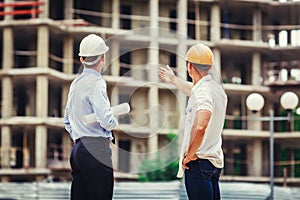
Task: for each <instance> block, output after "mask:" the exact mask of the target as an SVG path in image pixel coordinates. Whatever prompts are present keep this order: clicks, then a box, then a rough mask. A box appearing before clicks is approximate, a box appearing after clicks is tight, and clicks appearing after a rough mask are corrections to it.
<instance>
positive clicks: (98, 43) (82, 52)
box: [78, 34, 109, 57]
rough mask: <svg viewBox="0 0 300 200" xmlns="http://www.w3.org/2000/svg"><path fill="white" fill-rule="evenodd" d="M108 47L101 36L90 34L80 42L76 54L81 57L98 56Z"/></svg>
mask: <svg viewBox="0 0 300 200" xmlns="http://www.w3.org/2000/svg"><path fill="white" fill-rule="evenodd" d="M108 49H109V47H108V46H106V44H105V42H104V40H103V39H102V38H101V37H99V36H97V35H95V34H90V35H88V36H86V37H85V38H83V39H82V41H81V42H80V46H79V54H78V55H79V56H82V57H89V56H99V55H103V54H105V53H106V52H107V51H108Z"/></svg>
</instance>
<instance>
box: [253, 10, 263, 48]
mask: <svg viewBox="0 0 300 200" xmlns="http://www.w3.org/2000/svg"><path fill="white" fill-rule="evenodd" d="M252 23H253V33H252V34H253V36H252V37H253V38H252V39H253V41H256V42H258V41H262V16H261V10H260V9H259V8H256V9H255V10H254V12H253V20H252Z"/></svg>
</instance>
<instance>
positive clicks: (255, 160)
mask: <svg viewBox="0 0 300 200" xmlns="http://www.w3.org/2000/svg"><path fill="white" fill-rule="evenodd" d="M262 152H263V151H262V141H261V140H254V141H253V143H252V144H250V143H249V144H248V145H247V165H248V166H247V169H248V175H249V176H262V162H263V157H262Z"/></svg>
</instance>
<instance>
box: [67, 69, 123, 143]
mask: <svg viewBox="0 0 300 200" xmlns="http://www.w3.org/2000/svg"><path fill="white" fill-rule="evenodd" d="M91 113H95V114H96V119H97V123H93V124H89V125H86V124H84V123H83V121H82V117H83V116H84V115H88V114H91ZM64 124H65V129H66V130H67V131H68V132H69V133H70V136H71V138H72V139H73V140H74V141H75V140H76V139H78V138H81V137H83V136H89V137H106V138H112V133H111V130H112V129H113V128H115V127H116V126H117V125H118V122H117V120H116V119H115V117H114V116H113V115H112V111H111V109H110V103H109V99H108V97H107V91H106V82H105V80H103V78H102V76H101V75H100V73H98V72H97V71H96V70H94V69H90V68H84V70H83V72H82V74H81V75H80V76H79V77H77V78H76V79H75V80H74V81H73V82H72V84H71V86H70V91H69V94H68V101H67V105H66V109H65V116H64Z"/></svg>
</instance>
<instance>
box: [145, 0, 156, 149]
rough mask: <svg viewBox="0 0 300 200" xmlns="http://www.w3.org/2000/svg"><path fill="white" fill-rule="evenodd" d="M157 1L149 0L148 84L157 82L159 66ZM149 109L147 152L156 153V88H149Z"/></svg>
mask: <svg viewBox="0 0 300 200" xmlns="http://www.w3.org/2000/svg"><path fill="white" fill-rule="evenodd" d="M158 13H159V12H158V0H150V18H151V21H150V37H151V39H150V45H149V50H148V69H149V70H148V71H147V74H148V78H149V81H150V82H158V75H157V72H158V64H159V43H158V37H159V36H158V35H159V29H158V27H159V24H158ZM148 99H149V109H150V117H151V121H150V123H151V124H150V126H151V128H152V130H153V132H152V135H150V137H149V139H148V152H149V153H151V154H152V153H157V149H158V128H159V114H158V105H159V101H158V88H157V87H150V88H149V92H148Z"/></svg>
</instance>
